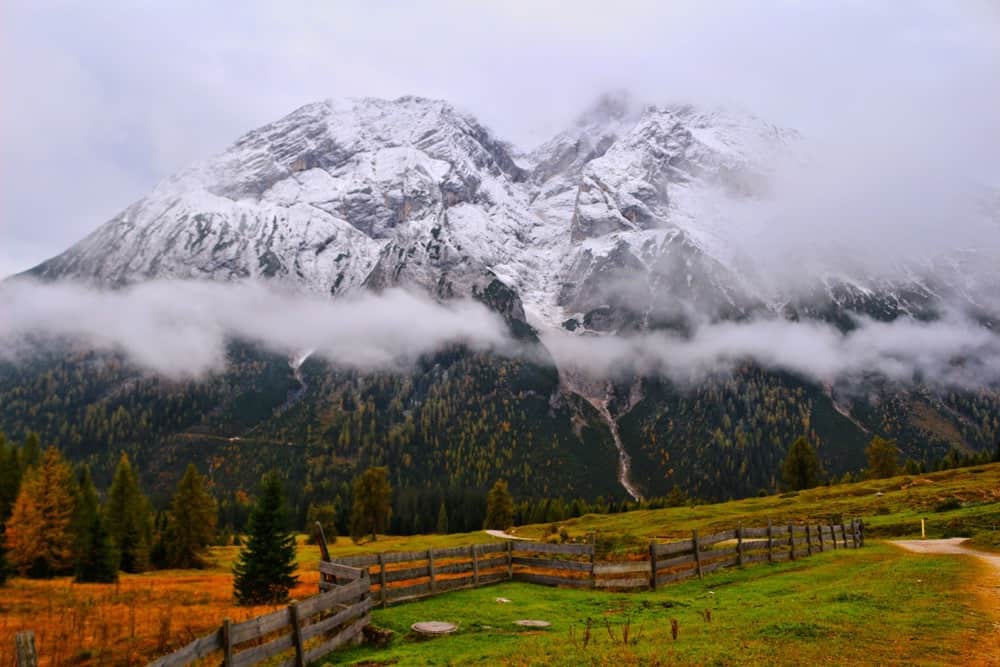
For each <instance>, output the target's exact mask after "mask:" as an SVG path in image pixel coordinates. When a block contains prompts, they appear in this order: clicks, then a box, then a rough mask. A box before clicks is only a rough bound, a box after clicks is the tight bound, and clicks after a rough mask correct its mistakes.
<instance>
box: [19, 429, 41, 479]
mask: <svg viewBox="0 0 1000 667" xmlns="http://www.w3.org/2000/svg"><path fill="white" fill-rule="evenodd" d="M41 460H42V440H41V438H39V437H38V434H37V433H35V432H34V431H29V432H28V435H27V436H25V438H24V444H23V445H22V446H21V466H20V467H21V474H22V475H23V474H24V473H25V472H27V471H28V469H29V468H34V467H35V466H37V465H38V464H39V463H40V462H41Z"/></svg>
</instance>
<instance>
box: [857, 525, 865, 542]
mask: <svg viewBox="0 0 1000 667" xmlns="http://www.w3.org/2000/svg"><path fill="white" fill-rule="evenodd" d="M858 546H861V547H863V546H865V520H864V519H858Z"/></svg>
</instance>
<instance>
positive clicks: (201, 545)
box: [165, 464, 219, 568]
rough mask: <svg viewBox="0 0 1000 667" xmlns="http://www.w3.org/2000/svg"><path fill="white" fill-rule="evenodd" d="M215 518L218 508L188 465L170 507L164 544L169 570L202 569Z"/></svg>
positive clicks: (197, 475) (201, 479) (211, 537)
mask: <svg viewBox="0 0 1000 667" xmlns="http://www.w3.org/2000/svg"><path fill="white" fill-rule="evenodd" d="M218 518H219V513H218V506H217V505H216V502H215V498H213V497H212V494H210V493H209V492H208V489H207V488H206V484H205V478H204V477H203V476H202V475H200V474H199V473H198V469H197V468H195V466H194V464H189V465H188V467H187V470H186V471H185V472H184V477H183V478H182V479H181V481H180V484H179V485H178V487H177V493H176V494H175V495H174V499H173V501H172V502H171V503H170V513H169V515H168V518H167V530H166V540H165V542H166V557H167V564H168V566H169V567H176V568H200V567H204V566H205V554H206V553H207V551H208V547H209V546H210V545H211V544H212V541H213V540H214V539H215V527H216V522H217V521H218Z"/></svg>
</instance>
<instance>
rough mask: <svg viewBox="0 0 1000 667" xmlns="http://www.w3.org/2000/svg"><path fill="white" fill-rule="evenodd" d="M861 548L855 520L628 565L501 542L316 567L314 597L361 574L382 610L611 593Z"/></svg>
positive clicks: (663, 545)
mask: <svg viewBox="0 0 1000 667" xmlns="http://www.w3.org/2000/svg"><path fill="white" fill-rule="evenodd" d="M863 545H864V524H863V523H862V522H861V521H860V520H851V521H850V522H846V523H841V524H836V525H824V526H820V525H811V524H810V525H785V526H773V525H770V524H769V525H767V526H765V527H761V528H743V527H740V528H736V529H734V530H724V531H722V532H719V533H714V534H711V535H703V536H699V535H698V531H694V532H692V534H691V537H690V538H689V539H686V540H679V541H675V542H656V541H653V542H650V543H649V549H648V552H647V553H645V554H643V555H642V556H641V557H639V558H636V559H633V560H625V561H619V562H598V561H597V560H596V558H595V550H594V545H593V544H547V543H544V542H527V541H524V542H521V541H517V542H514V541H508V542H497V543H491V544H477V545H473V546H462V547H451V548H447V549H430V550H427V551H409V552H396V553H379V554H367V555H363V556H350V557H347V558H338V559H337V560H336V561H330V560H329V556H328V555H327V554H326V553H325V550H324V555H323V559H324V560H323V561H321V562H320V564H319V569H320V590H322V591H327V590H337V588H338V587H339V586H342V585H345V584H348V583H350V582H351V581H352V580H353V579H352V578H351V577H354V576H357V575H356V574H355V573H357V572H358V571H359V569H360V570H361V571H363V572H364V573H365V574H367V575H368V576H369V578H370V579H371V582H372V597H373V599H374V600H375V601H377V602H378V603H379V604H381V605H382V606H385V605H387V604H389V603H391V602H401V601H403V600H414V599H419V598H424V597H429V596H432V595H437V594H438V593H443V592H445V591H451V590H456V589H460V588H474V587H477V586H485V585H487V584H493V583H497V582H500V581H525V582H529V583H535V584H543V585H549V586H568V587H576V588H595V589H607V590H618V591H634V590H646V589H654V590H655V589H656V588H657V587H659V586H663V585H664V584H668V583H671V582H674V581H680V580H682V579H687V578H689V577H701V576H703V575H705V574H708V573H709V572H714V571H715V570H718V569H721V568H726V567H743V566H746V565H751V564H753V563H760V562H769V563H776V562H780V561H784V560H796V559H799V558H804V557H807V556H811V555H812V554H814V553H819V552H822V551H829V550H831V549H853V548H858V547H861V546H863Z"/></svg>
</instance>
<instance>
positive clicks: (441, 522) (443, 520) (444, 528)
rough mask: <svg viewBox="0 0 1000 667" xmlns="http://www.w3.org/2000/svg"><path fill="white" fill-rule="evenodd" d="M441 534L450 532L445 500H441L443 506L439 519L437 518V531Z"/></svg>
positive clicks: (439, 510) (439, 512)
mask: <svg viewBox="0 0 1000 667" xmlns="http://www.w3.org/2000/svg"><path fill="white" fill-rule="evenodd" d="M436 532H437V533H438V534H439V535H446V534H447V533H448V510H447V509H446V508H445V506H444V501H443V500H442V501H441V507H440V509H438V520H437V531H436Z"/></svg>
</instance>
